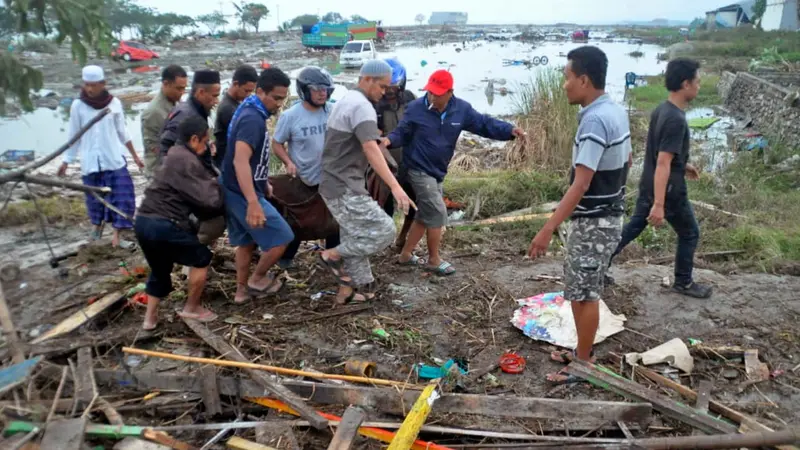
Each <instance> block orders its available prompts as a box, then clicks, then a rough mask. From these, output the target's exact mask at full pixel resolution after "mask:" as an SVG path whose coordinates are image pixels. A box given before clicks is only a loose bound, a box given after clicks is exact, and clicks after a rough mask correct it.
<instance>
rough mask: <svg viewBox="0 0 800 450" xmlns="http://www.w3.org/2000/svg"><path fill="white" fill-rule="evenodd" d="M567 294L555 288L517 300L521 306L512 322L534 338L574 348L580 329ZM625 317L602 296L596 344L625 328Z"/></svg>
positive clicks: (526, 334)
mask: <svg viewBox="0 0 800 450" xmlns="http://www.w3.org/2000/svg"><path fill="white" fill-rule="evenodd" d="M563 295H564V294H563V292H551V293H547V294H539V295H535V296H533V297H528V298H526V299H521V300H517V304H519V306H520V308H519V309H517V310H516V311H514V315H513V317H512V318H511V324H512V325H514V326H515V327H516V328H518V329H520V330H522V332H523V334H525V336H528V337H529V338H531V339H536V340H539V341H544V342H549V343H551V344H554V345H558V346H559V347H564V348H571V349H574V348H575V346H576V345H577V344H578V332H577V330H576V329H575V319H574V318H573V316H572V308H571V307H570V305H569V302H567V301H566V300H564V297H563ZM625 320H626V319H625V316H624V315H615V314H613V313H612V312H611V310H609V309H608V306H607V305H606V304H605V302H604V301H602V300H600V325H599V327H598V329H597V337H596V338H595V341H594V342H595V344H597V343H600V342H603V341H604V340H606V339H607V338H608V337H609V336H613V335H615V334H617V333H619V332H621V331H623V330H625V326H624V323H625Z"/></svg>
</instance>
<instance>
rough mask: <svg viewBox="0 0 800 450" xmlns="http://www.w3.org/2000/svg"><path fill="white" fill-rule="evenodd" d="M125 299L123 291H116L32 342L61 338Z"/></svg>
mask: <svg viewBox="0 0 800 450" xmlns="http://www.w3.org/2000/svg"><path fill="white" fill-rule="evenodd" d="M124 298H125V292H123V291H115V292H112V293H110V294H108V295H105V296H104V297H103V298H101V299H100V300H98V301H96V302H94V303H92V304H91V305H89V306H87V307H85V308H82V309H81V310H80V311H77V312H75V313H74V314H72V315H71V316H69V317H67V318H66V319H64V320H63V321H61V323H59V324H58V325H56V326H55V327H53V328H51V329H50V330H48V331H47V332H46V333H44V334H43V335H41V336H39V337H37V338H36V339H34V340H32V341H31V344H38V343H40V342H44V341H46V340H48V339H50V338H54V337H56V336H61V335H62V334H66V333H69V332H71V331H73V330H75V329H76V328H78V327H80V326H81V325H83V324H85V323H86V322H88V321H90V320H92V319H93V318H94V317H95V316H97V315H98V314H100V313H102V312H103V311H105V310H106V309H108V308H109V307H111V306H112V305H114V304H116V303H117V302H118V301H120V300H122V299H124Z"/></svg>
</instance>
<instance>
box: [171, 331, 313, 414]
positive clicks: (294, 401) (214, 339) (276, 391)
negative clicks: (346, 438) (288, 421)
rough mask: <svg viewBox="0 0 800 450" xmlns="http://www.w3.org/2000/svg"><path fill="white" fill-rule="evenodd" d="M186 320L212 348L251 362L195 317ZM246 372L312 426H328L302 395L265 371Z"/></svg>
mask: <svg viewBox="0 0 800 450" xmlns="http://www.w3.org/2000/svg"><path fill="white" fill-rule="evenodd" d="M183 321H184V322H186V325H188V326H189V328H191V329H192V331H194V332H195V334H197V335H198V336H200V338H202V339H203V340H204V341H205V342H206V343H207V344H208V345H209V346H210V347H211V348H213V349H214V350H216V351H217V352H218V353H220V354H221V355H222V356H224V357H225V358H227V359H230V360H233V361H238V362H250V361H248V360H247V358H245V357H244V356H242V354H241V353H240V352H239V350H238V349H237V348H235V347H234V346H232V345H231V344H229V343H227V342H226V341H225V340H224V339H222V338H221V337H219V336H217V335H216V334H214V333H213V332H212V331H211V330H209V329H208V327H207V326H205V325H203V324H201V323H200V322H198V321H196V320H194V319H187V318H184V319H183ZM243 370H244V372H245V373H246V374H247V375H248V376H249V377H250V378H252V379H253V381H255V382H256V384H258V385H259V386H260V387H261V388H263V389H262V391H263V390H266V391H267V392H269V393H270V394H272V395H274V396H275V397H277V398H279V399H280V400H281V401H283V402H285V403H287V404H289V405H290V406H291V407H292V408H294V410H295V411H297V412H298V413H299V414H300V416H301V417H302V418H304V419H306V420H308V422H309V423H310V424H311V426H312V427H314V428H316V429H318V430H322V429H325V428H327V426H328V421H327V420H325V418H324V417H322V416H320V415H319V414H317V413H316V411H314V409H312V408H310V407H309V406H308V405H307V404H306V403H305V402H304V401H303V399H301V398H300V397H298V396H297V395H295V394H294V393H293V392H292V391H290V390H289V389H286V388H285V387H284V386H282V385H280V384H276V383H273V382H272V381H270V379H269V378H268V377H267V376H266V375H265V374H264V373H263V372H260V371H258V370H254V369H243Z"/></svg>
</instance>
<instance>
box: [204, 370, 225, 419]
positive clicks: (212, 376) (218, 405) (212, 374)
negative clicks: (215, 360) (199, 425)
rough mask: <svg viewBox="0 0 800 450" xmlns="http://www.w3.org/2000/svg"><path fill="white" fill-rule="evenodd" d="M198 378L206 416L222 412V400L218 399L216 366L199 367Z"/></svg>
mask: <svg viewBox="0 0 800 450" xmlns="http://www.w3.org/2000/svg"><path fill="white" fill-rule="evenodd" d="M200 380H201V381H202V386H201V394H202V395H203V406H205V414H206V416H207V417H212V416H215V415H217V414H220V413H222V402H221V401H220V399H219V386H217V368H216V367H214V366H203V367H202V368H200Z"/></svg>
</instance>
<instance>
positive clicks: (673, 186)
mask: <svg viewBox="0 0 800 450" xmlns="http://www.w3.org/2000/svg"><path fill="white" fill-rule="evenodd" d="M659 152H668V153H672V154H673V155H674V156H673V158H672V166H671V167H670V173H669V181H668V182H667V192H666V194H667V197H675V196H680V195H685V194H686V192H687V191H686V178H685V172H686V163H688V162H689V125H688V124H687V123H686V113H684V112H683V110H682V109H680V108H678V107H677V106H675V105H674V104H673V103H671V102H669V101H665V102H664V103H662V104H661V105H659V106H658V107H657V108H656V109H655V111H653V114H652V115H651V116H650V129H649V130H648V131H647V150H645V155H644V171H643V172H642V178H641V181H640V183H639V191H640V192H641V193H642V194H644V195H647V196H648V197H650V198H653V195H654V193H655V189H654V186H653V181H654V178H655V173H656V163H657V161H658V153H659Z"/></svg>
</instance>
